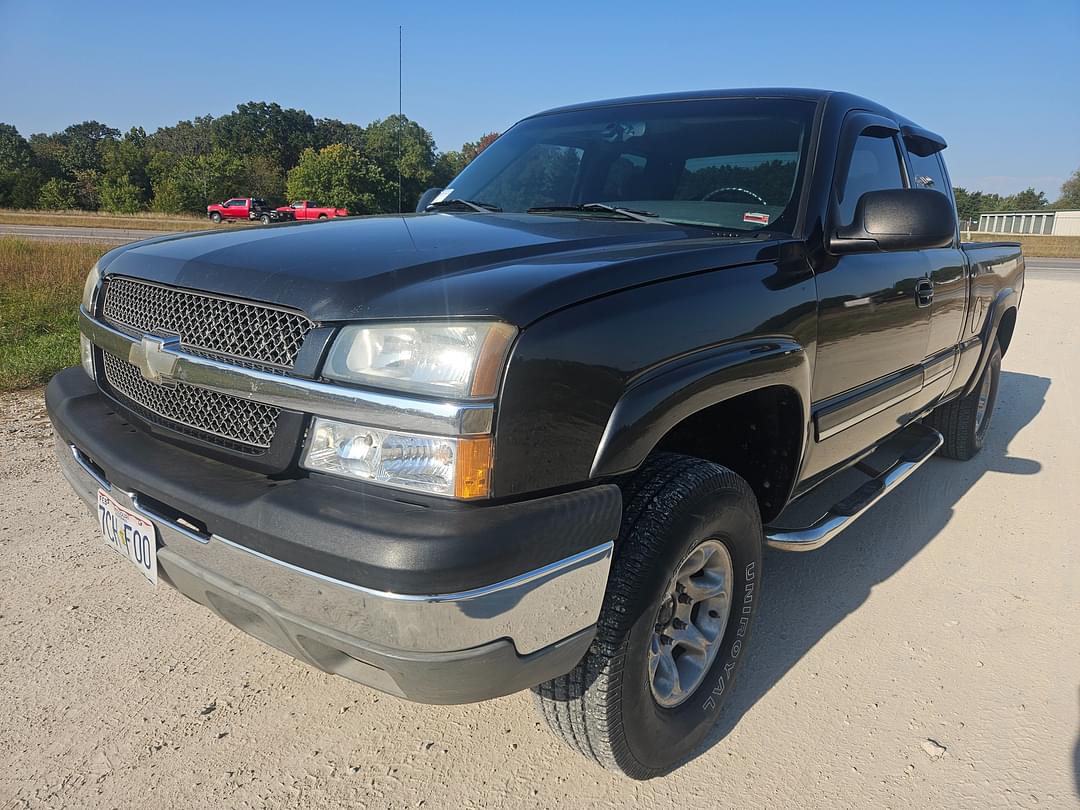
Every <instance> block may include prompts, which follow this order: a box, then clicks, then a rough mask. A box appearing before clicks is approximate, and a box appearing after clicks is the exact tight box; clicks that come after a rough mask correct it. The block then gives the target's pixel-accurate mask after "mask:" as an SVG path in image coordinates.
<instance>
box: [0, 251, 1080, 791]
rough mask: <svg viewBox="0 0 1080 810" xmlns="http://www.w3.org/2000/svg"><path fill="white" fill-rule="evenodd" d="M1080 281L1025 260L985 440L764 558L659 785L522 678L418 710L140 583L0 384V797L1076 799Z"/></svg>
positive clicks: (35, 425) (38, 429)
mask: <svg viewBox="0 0 1080 810" xmlns="http://www.w3.org/2000/svg"><path fill="white" fill-rule="evenodd" d="M1065 272H1070V273H1071V276H1070V280H1069V281H1063V280H1059V279H1056V278H1052V277H1049V276H1044V275H1043V274H1045V273H1058V274H1063V273H1065ZM1076 279H1080V273H1076V272H1075V271H1062V270H1060V269H1056V270H1055V269H1053V268H1051V269H1049V270H1045V271H1042V270H1037V271H1033V276H1032V279H1031V281H1030V283H1029V284H1028V286H1027V289H1026V292H1025V295H1024V307H1023V309H1022V310H1021V313H1020V318H1019V320H1018V322H1017V327H1016V335H1015V337H1014V339H1013V343H1012V346H1011V348H1010V350H1009V353H1008V355H1006V357H1005V359H1004V363H1003V373H1002V376H1001V385H1000V391H999V398H998V404H997V408H996V411H995V413H994V421H993V424H992V426H991V429H990V432H989V435H988V438H987V445H986V447H985V448H984V450H983V452H982V453H981V454H980V455H979V456H977V457H976V458H975V459H973V460H972V461H970V462H966V463H961V462H954V461H948V460H946V459H934V460H932V461H931V462H930V463H928V464H927V465H926V466H925V467H923V468H921V469H919V470H918V471H917V472H916V473H915V474H914V475H913V476H912V477H911V478H910V479H909V480H908V481H907V482H905V483H904V484H903V485H902V486H901V487H900V488H899V489H898V490H897V491H896V493H895V494H893V495H891V496H890V497H889V498H887V499H886V500H885V501H883V502H882V503H881V504H879V505H877V506H875V507H874V508H873V509H872V510H871V511H870V512H869V513H868V514H867V515H866V516H865V517H864V518H862V519H861V520H860V521H859V522H858V523H857V524H856V525H854V526H853V527H852V528H851V529H849V530H848V531H847V532H845V533H844V534H843V535H841V536H840V537H838V538H837V539H836V540H834V541H832V542H831V543H830V544H829V545H827V546H826V547H825V548H823V549H821V550H820V551H815V552H813V553H810V554H786V555H785V554H782V553H780V552H772V551H770V552H768V553H767V555H766V558H765V565H764V574H763V582H764V583H765V590H764V593H765V599H764V601H763V602H762V603H761V611H760V615H759V617H758V620H757V623H756V627H755V631H754V639H753V644H752V648H751V649H750V650H749V651H748V655H749V659H748V660H747V662H746V666H745V668H744V670H743V673H742V675H741V680H739V681H736V682H735V684H734V691H733V692H732V695H731V702H730V704H729V705H728V707H727V709H726V713H725V715H724V716H723V718H722V721H721V724H720V726H719V727H718V728H717V730H716V732H715V733H714V734H713V735H712V737H711V738H710V739H709V742H708V744H707V746H706V747H705V749H704V750H703V751H702V752H701V753H700V754H699V756H697V757H696V758H695V759H694V760H693V761H691V762H690V763H689V764H687V765H686V766H685V767H683V768H681V769H680V770H678V771H676V772H675V773H673V774H672V775H671V776H669V777H666V778H664V779H658V780H654V781H652V782H649V783H645V784H639V783H632V782H629V781H627V780H625V779H620V778H618V777H616V776H613V775H611V774H609V773H606V772H604V771H602V770H600V769H599V768H596V767H594V766H592V765H590V764H589V763H588V762H586V761H585V760H584V759H583V758H581V757H580V756H578V755H576V754H574V753H572V752H570V751H569V750H567V749H566V748H565V747H563V746H561V745H560V744H559V743H558V742H557V741H556V740H555V738H554V737H553V736H552V735H551V734H549V733H548V732H547V731H546V730H544V729H543V728H542V727H541V724H540V722H539V719H538V717H537V716H536V714H535V713H534V712H533V707H532V705H531V701H530V699H529V696H528V695H526V694H519V695H512V696H510V697H506V698H502V699H500V700H493V701H489V702H487V703H482V704H478V705H474V706H451V707H441V706H417V705H412V704H409V703H406V702H404V701H401V700H397V699H396V698H393V697H390V696H387V695H380V694H378V693H376V692H374V691H372V690H370V689H367V688H365V687H362V686H358V685H356V684H353V683H350V682H348V681H345V680H343V679H341V678H335V677H332V676H329V675H326V674H324V673H321V672H316V671H315V670H312V669H310V668H308V667H306V666H304V665H302V664H300V663H298V662H297V661H294V660H293V659H291V658H289V657H287V656H285V655H284V654H282V653H279V652H277V651H276V650H273V649H271V648H269V647H267V646H265V645H263V644H260V643H258V642H256V641H254V640H253V639H251V638H249V637H248V636H246V635H244V634H243V633H242V632H240V631H238V630H235V629H234V628H232V627H230V626H229V625H226V624H224V623H223V622H221V621H220V620H218V619H217V618H215V617H214V616H213V615H212V614H210V613H209V612H208V611H206V610H204V609H203V608H202V607H200V606H198V605H196V604H194V603H192V602H189V601H186V600H185V599H184V598H183V597H181V596H180V595H179V594H178V593H176V592H175V591H173V590H171V589H170V588H168V587H166V586H164V585H162V586H160V587H158V588H157V589H156V590H155V589H153V588H150V587H148V586H147V585H146V583H145V582H144V581H143V579H142V578H141V577H140V576H139V575H138V574H137V573H136V572H135V571H134V570H132V568H131V566H130V565H129V564H128V563H126V562H125V561H124V560H122V559H120V558H119V557H118V556H117V555H115V554H114V553H113V552H111V551H109V550H108V549H106V548H105V547H104V544H103V543H102V542H101V540H100V539H99V538H98V536H97V534H96V531H95V522H94V520H93V519H92V518H91V517H90V516H89V515H88V514H87V510H86V509H85V507H83V505H82V504H81V503H80V502H79V501H78V500H77V499H76V497H75V496H74V495H73V494H72V493H71V492H70V491H69V489H68V487H67V486H66V485H65V483H64V481H63V479H62V478H61V475H60V473H59V471H58V469H57V468H56V465H55V463H54V461H53V460H52V458H51V444H52V439H51V435H50V430H49V426H48V421H47V419H46V418H45V415H44V412H43V409H42V404H41V398H40V396H41V395H40V392H29V393H24V394H21V395H7V396H0V763H2V764H0V808H3V810H12V809H17V810H27V809H28V808H39V807H40V808H59V807H140V806H152V807H155V808H156V807H161V808H171V807H175V808H185V809H186V808H211V807H214V808H216V807H228V808H279V807H281V808H284V807H288V808H330V807H372V808H381V807H395V808H396V807H401V808H404V807H409V808H415V807H419V806H420V805H423V806H424V807H425V808H459V807H461V808H465V807H468V808H478V807H485V808H496V807H506V806H511V807H530V808H531V807H573V808H577V807H598V808H612V809H613V810H614V808H627V807H649V808H668V807H678V808H695V807H708V808H711V807H802V808H830V810H831V808H834V807H857V808H862V807H896V808H922V807H949V808H952V807H972V808H989V807H1010V808H1029V807H1031V808H1034V807H1036V806H1038V807H1040V808H1046V807H1051V808H1066V807H1077V806H1078V805H1077V799H1078V794H1077V791H1078V789H1080V782H1078V781H1077V780H1080V742H1078V740H1077V734H1078V730H1080V725H1078V716H1080V701H1078V697H1080V576H1078V572H1080V543H1077V537H1078V536H1080V518H1078V512H1077V510H1076V508H1075V502H1076V485H1077V472H1076V471H1077V469H1080V419H1078V418H1077V410H1076V403H1077V402H1078V401H1080V378H1078V377H1077V375H1076V373H1075V372H1076V368H1077V360H1076V347H1077V346H1078V345H1080V321H1078V320H1077V319H1076V317H1075V313H1076V312H1077V310H1078V309H1080V286H1078V285H1077V284H1076V283H1074V282H1075V280H1076ZM930 741H934V742H930ZM148 797H149V798H148Z"/></svg>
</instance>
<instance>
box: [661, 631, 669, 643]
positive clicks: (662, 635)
mask: <svg viewBox="0 0 1080 810" xmlns="http://www.w3.org/2000/svg"><path fill="white" fill-rule="evenodd" d="M660 643H661V644H670V643H671V638H670V637H669V636H666V635H664V634H663V633H661V634H660Z"/></svg>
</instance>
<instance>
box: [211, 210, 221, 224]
mask: <svg viewBox="0 0 1080 810" xmlns="http://www.w3.org/2000/svg"><path fill="white" fill-rule="evenodd" d="M210 221H211V222H213V223H214V224H215V225H220V224H221V213H220V212H218V211H214V212H213V213H211V214H210Z"/></svg>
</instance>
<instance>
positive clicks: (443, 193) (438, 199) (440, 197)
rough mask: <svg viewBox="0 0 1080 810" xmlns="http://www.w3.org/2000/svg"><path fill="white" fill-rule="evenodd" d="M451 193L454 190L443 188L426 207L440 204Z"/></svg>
mask: <svg viewBox="0 0 1080 810" xmlns="http://www.w3.org/2000/svg"><path fill="white" fill-rule="evenodd" d="M453 193H454V190H453V189H452V188H444V189H443V190H442V191H440V192H439V193H438V194H436V195H435V199H434V200H432V201H431V202H430V203H428V205H431V204H432V203H437V202H442V201H443V200H445V199H446V198H447V197H449V196H450V195H451V194H453Z"/></svg>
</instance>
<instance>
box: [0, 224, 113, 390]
mask: <svg viewBox="0 0 1080 810" xmlns="http://www.w3.org/2000/svg"><path fill="white" fill-rule="evenodd" d="M109 248H110V246H109V245H100V244H86V243H61V244H56V243H53V242H38V241H31V240H27V239H16V238H12V237H0V392H2V391H11V390H13V389H16V388H26V387H28V386H31V385H38V384H41V383H43V382H45V381H46V380H48V379H49V377H50V376H51V375H52V374H53V373H54V372H56V371H58V370H59V369H62V368H64V367H66V366H73V365H75V364H76V363H78V362H79V330H78V322H77V315H76V313H77V310H78V306H79V298H80V296H81V294H82V285H83V281H84V279H85V278H86V273H87V271H88V270H89V269H90V266H91V265H92V264H93V263H94V262H95V261H96V260H97V258H98V257H99V256H100V255H101V254H102V253H104V252H105V251H107V250H108V249H109Z"/></svg>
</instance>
